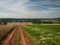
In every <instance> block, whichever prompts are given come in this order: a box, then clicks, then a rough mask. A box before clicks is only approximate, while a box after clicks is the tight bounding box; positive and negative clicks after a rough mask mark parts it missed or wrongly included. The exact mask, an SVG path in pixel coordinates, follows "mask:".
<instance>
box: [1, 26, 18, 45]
mask: <svg viewBox="0 0 60 45" xmlns="http://www.w3.org/2000/svg"><path fill="white" fill-rule="evenodd" d="M17 27H18V26H16V27H15V29H14V30H13V31H12V32H11V33H10V34H9V35H8V36H7V37H6V38H5V40H3V42H2V44H1V45H12V41H13V37H14V34H15V32H16V30H17Z"/></svg>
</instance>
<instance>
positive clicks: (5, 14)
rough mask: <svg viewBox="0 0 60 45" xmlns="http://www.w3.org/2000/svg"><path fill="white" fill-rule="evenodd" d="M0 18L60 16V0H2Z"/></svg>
mask: <svg viewBox="0 0 60 45" xmlns="http://www.w3.org/2000/svg"><path fill="white" fill-rule="evenodd" d="M0 18H60V0H0Z"/></svg>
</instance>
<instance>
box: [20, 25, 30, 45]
mask: <svg viewBox="0 0 60 45" xmlns="http://www.w3.org/2000/svg"><path fill="white" fill-rule="evenodd" d="M20 35H21V41H20V44H19V45H30V43H29V41H28V39H27V37H26V36H25V35H24V31H23V28H22V26H21V25H20Z"/></svg>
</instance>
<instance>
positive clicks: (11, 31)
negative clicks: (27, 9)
mask: <svg viewBox="0 0 60 45" xmlns="http://www.w3.org/2000/svg"><path fill="white" fill-rule="evenodd" d="M9 35H10V37H9ZM6 36H7V38H6ZM4 39H5V40H4ZM7 40H8V41H7ZM5 41H6V43H8V42H9V43H8V44H7V45H60V24H33V23H8V24H7V25H0V44H1V43H2V44H3V43H4V42H5ZM3 45H5V44H3Z"/></svg>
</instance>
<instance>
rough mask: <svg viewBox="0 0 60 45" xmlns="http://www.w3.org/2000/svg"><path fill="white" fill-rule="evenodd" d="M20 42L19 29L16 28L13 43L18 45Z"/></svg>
mask: <svg viewBox="0 0 60 45" xmlns="http://www.w3.org/2000/svg"><path fill="white" fill-rule="evenodd" d="M19 43H20V30H19V29H18V30H17V31H16V33H15V35H14V40H13V45H19Z"/></svg>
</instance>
